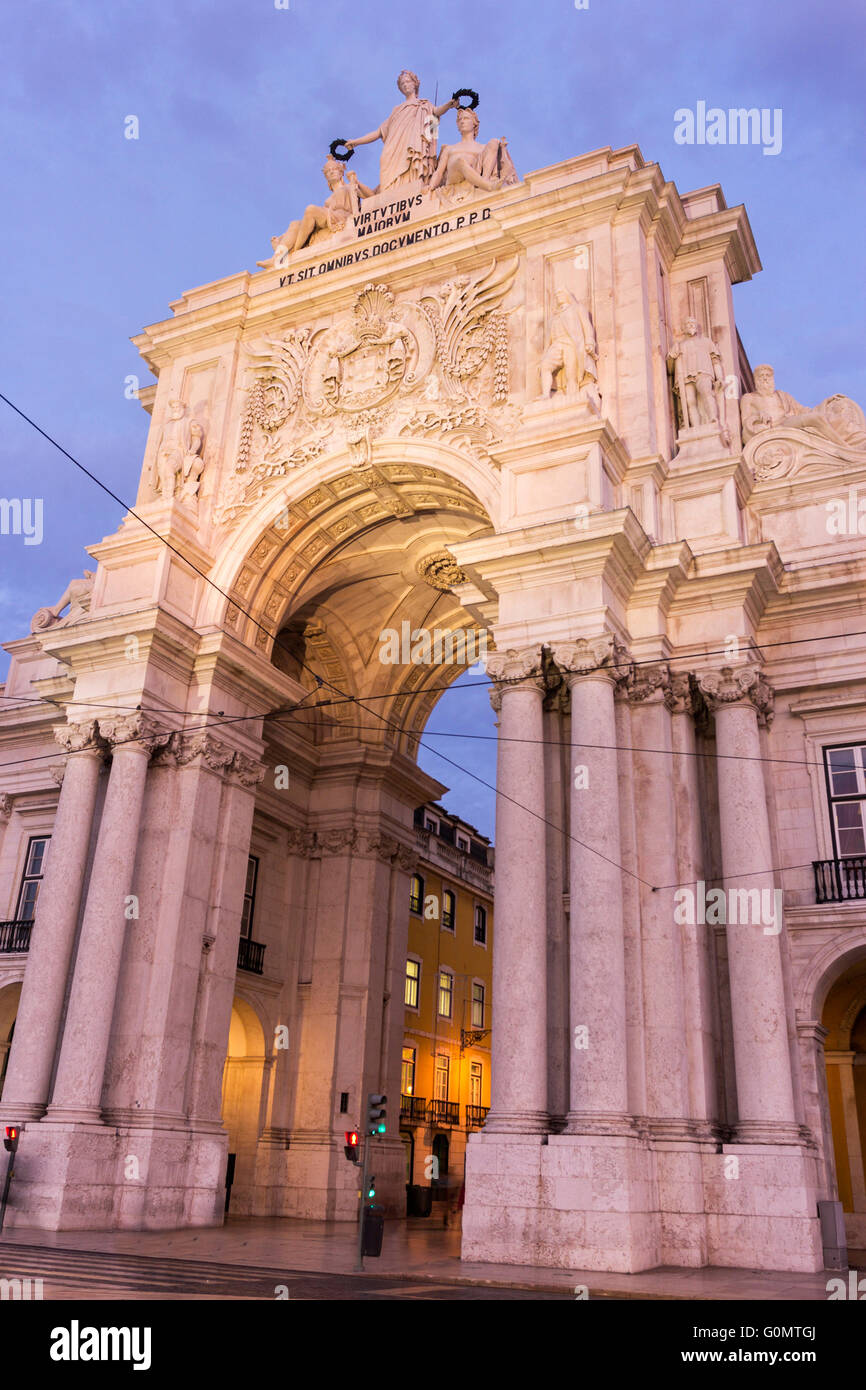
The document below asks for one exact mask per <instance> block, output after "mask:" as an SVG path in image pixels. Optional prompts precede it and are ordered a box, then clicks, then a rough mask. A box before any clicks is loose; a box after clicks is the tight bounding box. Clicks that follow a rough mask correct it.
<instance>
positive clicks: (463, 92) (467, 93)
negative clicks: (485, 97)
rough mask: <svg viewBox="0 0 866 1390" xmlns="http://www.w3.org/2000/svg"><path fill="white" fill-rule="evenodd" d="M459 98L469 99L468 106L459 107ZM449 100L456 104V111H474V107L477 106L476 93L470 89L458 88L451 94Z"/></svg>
mask: <svg viewBox="0 0 866 1390" xmlns="http://www.w3.org/2000/svg"><path fill="white" fill-rule="evenodd" d="M461 97H469V98H470V101H469V105H468V106H461V105H460V98H461ZM451 100H452V101H456V102H457V110H458V111H474V110H475V108H476V106H477V105H478V93H477V92H473V90H472V88H471V87H460V88H459V89H458V90H457V91H456V92H452V93H451Z"/></svg>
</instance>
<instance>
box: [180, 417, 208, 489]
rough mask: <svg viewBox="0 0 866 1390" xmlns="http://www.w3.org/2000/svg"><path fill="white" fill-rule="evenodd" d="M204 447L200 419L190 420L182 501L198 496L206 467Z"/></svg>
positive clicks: (184, 459) (181, 485) (182, 482)
mask: <svg viewBox="0 0 866 1390" xmlns="http://www.w3.org/2000/svg"><path fill="white" fill-rule="evenodd" d="M203 448H204V430H203V429H202V427H201V425H200V424H199V422H198V420H190V424H189V444H188V446H187V451H186V453H185V454H184V456H183V465H182V468H181V483H180V494H179V495H180V500H181V502H195V500H196V498H197V497H198V490H199V485H200V483H201V475H202V470H203V468H204V458H203V457H202V449H203Z"/></svg>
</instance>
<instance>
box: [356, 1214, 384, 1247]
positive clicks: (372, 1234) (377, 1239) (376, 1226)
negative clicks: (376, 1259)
mask: <svg viewBox="0 0 866 1390" xmlns="http://www.w3.org/2000/svg"><path fill="white" fill-rule="evenodd" d="M384 1231H385V1217H384V1216H383V1215H382V1213H381V1212H378V1211H373V1210H372V1209H371V1208H370V1207H365V1208H364V1233H363V1235H362V1237H361V1254H362V1255H381V1253H382V1236H383V1234H384Z"/></svg>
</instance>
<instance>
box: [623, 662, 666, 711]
mask: <svg viewBox="0 0 866 1390" xmlns="http://www.w3.org/2000/svg"><path fill="white" fill-rule="evenodd" d="M625 694H626V698H627V699H628V700H630V701H631V703H632V704H636V705H640V704H644V703H645V702H647V701H650V700H654V701H655V702H656V703H660V702H661V701H664V703H665V704H666V705H667V706H668V708H669V709H670V708H671V705H670V703H669V701H670V697H671V672H670V667H669V666H668V664H667V662H666V661H654V662H652V663H650V664H648V665H646V666H633V667H632V668H631V671H630V673H629V677H628V680H627V681H626V682H625Z"/></svg>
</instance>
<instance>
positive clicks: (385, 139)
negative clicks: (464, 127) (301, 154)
mask: <svg viewBox="0 0 866 1390" xmlns="http://www.w3.org/2000/svg"><path fill="white" fill-rule="evenodd" d="M397 86H398V88H399V90H400V92H401V93H402V96H403V101H402V102H400V104H399V105H398V106H395V107H394V109H393V110H392V112H391V114H390V116H388V117H387V118H386V120H384V121H383V122H382V124H381V125H380V126H379V127H378V128H377V129H376V130H371V131H370V133H369V135H361V136H359V137H358V139H356V140H347V141H346V142H345V143H346V145H347V147H348V148H349V149H350V150H353V149H355V147H356V146H357V145H371V144H372V143H373V141H374V140H381V141H382V155H381V159H380V161H379V187H378V188H377V189H376V192H377V193H384V192H385V190H386V189H388V188H397V187H398V186H399V185H400V184H404V183H415V182H417V181H418V180H419V179H420V180H421V181H422V182H423V183H429V181H430V179H431V178H432V176H433V171H434V169H435V166H436V130H437V127H438V124H439V117H440V116H441V115H443V114H444V113H445V112H446V111H450V110H451V109H452V108H453V107H455V106H458V105H459V102H457V101H455V99H454V98H453V97H452V98H451V100H450V101H446V102H443V104H442V105H441V106H434V105H433V104H432V102H429V101H427V100H426V98H425V97H420V96H419V95H418V92H419V90H420V87H421V79H420V78H419V77H418V76H416V74H415V73H414V72H409V71H408V70H407V69H404V70H403V72H401V73H400V76H399V77H398V78H397ZM364 196H367V195H366V194H365V195H364Z"/></svg>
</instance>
